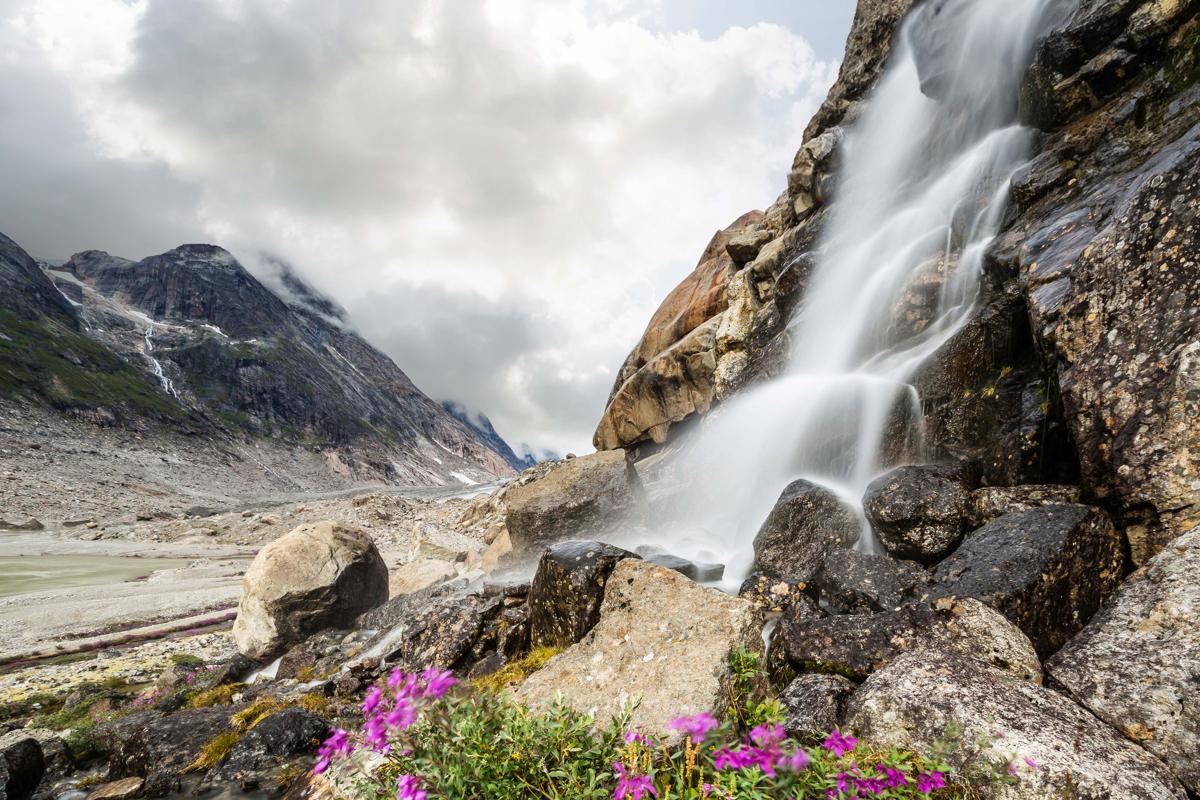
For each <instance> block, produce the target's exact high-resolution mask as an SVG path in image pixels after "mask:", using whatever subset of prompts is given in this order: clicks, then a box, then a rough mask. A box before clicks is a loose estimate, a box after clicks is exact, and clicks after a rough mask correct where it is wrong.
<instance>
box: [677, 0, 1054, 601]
mask: <svg viewBox="0 0 1200 800" xmlns="http://www.w3.org/2000/svg"><path fill="white" fill-rule="evenodd" d="M1067 5H1071V3H1069V2H1066V1H1065V0H928V1H927V2H926V3H924V4H923V5H921V6H919V7H918V8H917V9H916V10H915V11H914V12H913V13H912V14H910V16H909V19H908V20H907V21H906V22H905V23H904V26H903V29H902V31H901V33H900V35H898V36H897V39H896V45H895V49H894V51H893V54H892V56H891V58H890V60H889V63H888V66H887V68H886V71H885V73H884V75H883V76H882V78H881V79H880V82H879V84H878V85H877V87H876V89H875V91H874V93H873V94H872V96H871V97H870V98H869V100H868V101H867V104H866V108H865V111H864V113H863V114H862V116H861V118H860V119H858V120H857V121H856V122H855V123H854V124H853V125H852V127H851V129H850V131H849V133H848V134H847V137H846V140H845V143H844V146H843V150H842V154H841V157H842V169H841V170H840V173H839V174H838V176H837V188H836V190H835V192H836V195H837V196H836V199H835V200H834V202H833V205H832V210H831V218H830V220H829V221H828V223H827V227H826V229H825V231H824V234H823V239H822V241H821V243H820V248H819V250H818V252H817V253H816V256H817V257H816V266H815V268H814V270H813V272H812V275H811V277H810V281H809V286H808V289H807V291H806V293H805V298H804V302H803V305H802V307H801V308H800V310H799V311H798V312H797V315H796V317H795V318H794V319H793V320H792V322H791V330H790V333H791V361H790V365H789V367H788V369H787V371H786V373H785V374H784V375H783V376H782V377H780V378H778V379H776V380H774V381H772V382H770V383H768V384H765V385H763V386H761V387H758V388H755V389H753V390H750V391H747V392H745V393H743V394H742V395H741V396H739V397H737V398H736V399H734V400H733V401H731V402H728V403H726V404H725V405H724V406H723V407H721V408H720V409H718V410H717V411H715V412H714V413H713V414H712V415H710V418H709V419H708V420H707V421H706V423H705V426H704V428H703V429H702V430H701V431H700V432H699V434H698V435H697V436H695V437H694V438H693V440H692V441H691V442H689V443H688V445H687V446H686V449H685V451H684V452H682V453H680V454H679V456H678V460H677V461H676V462H675V464H674V466H675V471H676V472H677V473H678V474H679V476H680V477H683V478H685V479H687V480H690V481H691V482H692V485H691V488H690V491H689V492H688V494H687V496H686V499H685V501H684V502H681V503H678V504H673V506H674V507H673V508H672V509H670V511H669V517H670V521H669V522H666V523H657V524H656V525H655V534H656V538H657V541H658V542H659V543H661V544H663V545H665V546H666V547H668V548H669V549H671V550H672V551H673V552H676V553H678V554H679V555H682V556H685V557H690V558H695V559H697V560H703V561H720V562H723V563H725V564H726V565H727V566H726V580H725V582H726V584H727V585H728V586H736V585H737V583H738V582H739V581H740V579H741V578H742V577H744V575H745V574H746V572H748V571H749V568H750V566H751V563H752V560H753V551H752V547H751V545H752V542H753V539H754V535H755V533H756V532H757V531H758V528H759V526H760V525H761V524H762V521H763V520H764V519H765V517H766V516H767V514H768V513H769V511H770V509H771V507H772V505H773V504H774V502H775V500H776V499H777V498H778V496H779V493H780V491H781V490H782V489H783V487H784V486H786V485H787V484H788V483H789V482H790V481H792V480H794V479H796V478H800V477H804V478H808V479H809V480H812V481H814V482H816V483H819V484H822V485H824V486H826V487H828V488H830V489H832V490H833V491H835V492H837V493H838V494H839V495H840V496H842V497H843V498H844V499H845V500H846V501H847V502H848V503H849V504H850V505H851V506H852V507H854V508H860V504H861V499H862V495H863V491H864V490H865V488H866V486H867V484H868V483H869V482H870V481H871V480H872V479H874V478H875V477H876V476H878V475H879V474H880V473H881V472H882V471H883V470H884V469H885V467H886V466H887V464H886V463H884V461H883V460H882V459H881V449H882V447H883V445H884V444H885V442H886V441H887V439H888V436H889V430H890V431H891V433H892V435H893V436H894V434H895V431H896V430H897V429H898V428H899V429H901V430H903V429H904V427H906V426H907V427H908V428H909V429H910V430H912V431H914V432H915V431H916V429H917V422H918V421H919V418H920V414H921V407H920V398H919V397H918V394H917V390H916V389H915V388H914V387H913V386H912V385H911V381H912V380H913V376H914V374H915V372H916V371H917V369H918V368H919V367H920V366H921V365H922V364H923V363H924V362H925V361H926V360H927V359H928V358H929V357H930V356H931V355H932V354H933V353H934V352H935V351H936V350H937V349H938V348H939V347H941V346H942V345H943V344H945V342H946V341H947V340H948V339H949V338H950V337H951V336H953V335H954V334H955V333H956V332H957V331H958V330H959V329H960V328H961V327H962V326H963V324H964V323H965V322H966V321H967V320H968V319H969V318H970V316H971V314H972V312H973V311H974V309H975V303H976V298H977V295H978V292H979V283H980V277H981V273H982V261H983V256H984V253H985V251H986V249H987V247H988V245H989V243H990V242H991V241H992V239H993V237H994V236H995V234H996V233H997V231H998V229H999V226H1000V223H1001V217H1002V214H1003V212H1004V206H1005V199H1006V197H1007V192H1008V184H1009V180H1010V178H1011V176H1012V174H1013V172H1014V171H1015V170H1016V168H1017V167H1018V166H1020V164H1021V163H1022V162H1023V161H1024V160H1025V158H1026V157H1027V154H1028V150H1029V145H1030V136H1029V133H1028V131H1026V130H1025V129H1023V128H1021V127H1020V126H1019V125H1017V123H1016V116H1017V115H1016V109H1017V90H1018V84H1019V81H1020V78H1021V74H1022V72H1023V70H1024V68H1025V65H1026V64H1027V63H1028V61H1029V58H1030V55H1031V51H1032V46H1033V43H1034V41H1035V38H1036V35H1037V31H1038V30H1039V28H1041V26H1042V25H1043V24H1044V23H1045V21H1046V17H1047V15H1048V14H1049V13H1051V11H1052V10H1053V12H1054V13H1063V11H1064V8H1063V7H1064V6H1067ZM929 281H933V282H935V284H940V288H939V289H938V290H937V291H938V297H937V302H936V309H935V311H934V312H933V313H932V316H931V317H929V318H928V319H927V320H925V321H924V324H916V325H914V324H911V323H909V322H906V321H905V320H904V318H903V316H902V314H901V312H900V308H901V305H902V301H903V298H904V296H905V294H906V292H909V291H910V290H912V289H913V288H914V287H916V286H918V285H920V284H921V282H926V283H928V282H929ZM859 548H860V549H863V550H868V551H872V550H875V549H876V548H877V545H876V542H875V539H874V537H873V535H872V534H871V532H870V528H869V526H867V525H866V523H865V521H864V524H863V534H862V536H861V538H860V540H859Z"/></svg>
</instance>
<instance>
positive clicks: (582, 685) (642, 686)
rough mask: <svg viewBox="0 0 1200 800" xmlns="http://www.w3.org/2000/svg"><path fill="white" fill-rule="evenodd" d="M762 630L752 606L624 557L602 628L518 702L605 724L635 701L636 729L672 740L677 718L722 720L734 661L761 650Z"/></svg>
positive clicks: (558, 659)
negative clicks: (738, 654) (557, 702)
mask: <svg viewBox="0 0 1200 800" xmlns="http://www.w3.org/2000/svg"><path fill="white" fill-rule="evenodd" d="M761 629H762V618H761V617H760V616H759V614H758V612H757V610H756V609H755V608H754V606H753V604H751V603H749V602H747V601H745V600H741V599H739V598H736V597H730V596H729V595H726V594H724V593H722V592H719V591H717V590H716V589H710V588H708V587H704V586H701V585H699V584H697V583H694V582H693V581H690V580H688V579H687V578H685V577H683V576H682V575H680V574H679V573H678V572H674V571H672V570H669V569H665V568H664V567H659V566H655V565H654V564H648V563H646V562H645V561H637V560H633V559H625V560H622V561H621V562H619V563H618V564H617V566H616V568H615V569H614V570H613V572H612V575H611V576H610V577H609V580H608V588H607V590H606V592H605V595H604V603H603V604H602V605H601V608H600V621H599V622H598V623H597V624H596V627H594V628H593V629H592V631H591V633H589V634H588V635H587V636H586V637H585V638H584V639H583V641H581V642H579V643H578V644H575V645H572V646H571V647H569V648H568V649H566V650H564V651H563V652H562V653H559V654H558V655H557V656H555V657H554V658H552V659H551V660H550V661H549V663H547V664H546V666H545V667H544V668H542V669H541V670H539V671H538V672H535V673H534V674H533V675H531V676H529V678H528V679H526V681H525V682H524V683H523V684H522V685H521V686H520V687H519V688H518V689H517V691H516V697H517V699H519V700H520V701H521V702H523V703H525V704H526V705H528V706H530V707H531V708H534V709H543V710H544V709H546V708H548V707H549V706H550V705H551V704H552V703H553V701H554V699H555V697H557V696H561V697H562V699H563V702H565V703H566V704H567V705H568V706H569V707H570V708H573V709H575V710H576V711H580V712H584V713H588V714H594V715H595V716H596V718H597V720H599V721H601V722H603V721H605V720H607V719H610V718H612V717H614V716H616V715H618V714H620V713H621V710H622V707H623V706H624V705H625V704H626V703H627V702H630V701H632V700H635V699H638V700H639V701H640V703H639V705H638V706H637V708H636V709H635V710H634V712H633V718H632V724H633V725H634V726H635V727H642V728H645V729H647V730H651V731H655V732H659V733H663V734H667V733H669V731H668V722H669V721H670V720H671V719H673V718H675V717H678V716H680V715H681V714H696V713H699V712H701V711H709V712H715V713H723V712H724V710H725V708H724V706H725V703H726V702H727V700H726V699H725V698H726V694H725V692H726V691H728V689H729V680H730V677H731V676H730V671H729V656H730V654H731V652H732V651H733V650H735V649H737V648H746V649H748V650H751V651H758V652H761V649H762V638H761Z"/></svg>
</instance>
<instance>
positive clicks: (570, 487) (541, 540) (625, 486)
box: [504, 450, 641, 553]
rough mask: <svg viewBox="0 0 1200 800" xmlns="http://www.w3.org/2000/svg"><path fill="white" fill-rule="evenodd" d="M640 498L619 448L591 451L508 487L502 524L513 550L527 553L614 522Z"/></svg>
mask: <svg viewBox="0 0 1200 800" xmlns="http://www.w3.org/2000/svg"><path fill="white" fill-rule="evenodd" d="M640 494H641V487H640V484H639V483H638V478H637V473H636V472H634V471H633V468H632V467H631V466H629V464H628V463H627V461H626V458H625V451H624V450H610V451H606V452H601V453H593V454H592V455H587V456H581V457H579V458H570V459H567V460H565V461H562V462H559V463H557V464H555V465H554V466H553V468H551V469H549V470H548V471H546V472H545V473H544V474H543V475H541V476H540V477H538V478H537V479H536V480H533V481H530V482H529V483H526V484H524V485H517V486H513V487H511V488H510V489H509V490H508V492H507V493H506V495H505V501H506V503H507V508H508V510H507V513H506V515H505V520H504V522H505V525H506V526H507V528H508V532H509V536H510V537H511V539H512V545H513V548H514V549H515V550H516V551H517V552H518V553H521V552H528V551H529V550H530V549H531V548H534V547H541V546H543V545H545V544H549V543H551V542H556V541H562V540H564V539H579V538H580V537H584V536H587V535H588V534H589V533H592V532H598V531H600V530H602V529H603V528H604V527H605V526H607V525H611V524H614V523H615V522H616V521H617V520H618V519H619V515H620V514H621V513H623V512H625V511H628V510H630V509H632V508H633V507H634V505H635V504H636V503H637V501H638V498H639V497H640Z"/></svg>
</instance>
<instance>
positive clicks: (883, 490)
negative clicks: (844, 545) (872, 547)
mask: <svg viewBox="0 0 1200 800" xmlns="http://www.w3.org/2000/svg"><path fill="white" fill-rule="evenodd" d="M967 500H968V489H967V487H966V486H965V485H964V484H963V483H962V482H961V481H959V480H956V479H955V478H953V477H949V476H947V475H946V474H945V473H944V472H943V471H940V470H937V469H935V468H930V467H917V466H909V467H897V468H896V469H894V470H892V471H891V472H889V473H887V474H886V475H883V476H881V477H879V478H877V479H876V480H875V481H873V482H872V483H871V485H870V486H868V487H867V492H866V495H865V496H864V497H863V507H864V508H865V510H866V512H867V518H868V519H869V520H870V521H871V526H872V527H873V528H874V529H875V533H876V535H877V536H878V537H879V541H880V542H881V543H882V544H883V546H884V548H885V549H886V550H887V551H888V553H890V554H891V555H893V556H895V557H896V558H910V559H914V560H916V561H920V562H922V563H925V564H931V563H935V562H937V561H939V560H940V559H941V558H942V557H943V556H944V555H946V554H947V553H948V552H950V550H951V549H953V548H954V546H955V545H957V544H958V542H959V540H960V539H961V538H962V534H963V530H964V529H965V527H966V512H967Z"/></svg>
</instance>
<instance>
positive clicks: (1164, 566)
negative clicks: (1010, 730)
mask: <svg viewBox="0 0 1200 800" xmlns="http://www.w3.org/2000/svg"><path fill="white" fill-rule="evenodd" d="M1198 576H1200V531H1193V532H1191V533H1187V534H1184V535H1183V536H1180V537H1179V538H1178V539H1176V540H1175V541H1173V542H1172V543H1171V544H1169V545H1167V547H1166V549H1164V550H1163V551H1162V552H1161V553H1159V554H1158V555H1157V556H1155V557H1154V558H1152V559H1150V561H1148V562H1147V563H1146V566H1145V567H1143V568H1142V569H1140V570H1139V571H1137V572H1135V573H1134V574H1133V575H1132V576H1131V577H1130V578H1129V579H1128V580H1127V581H1126V582H1125V584H1124V585H1123V586H1122V587H1121V589H1120V590H1119V591H1118V592H1117V594H1116V596H1115V597H1114V598H1113V599H1112V600H1111V601H1110V602H1109V603H1108V604H1107V605H1106V606H1105V607H1104V609H1103V610H1102V611H1101V612H1100V613H1099V614H1097V615H1096V617H1095V618H1094V619H1093V620H1092V621H1091V623H1090V624H1089V625H1088V626H1087V627H1086V628H1084V630H1083V632H1082V633H1080V634H1079V635H1078V636H1076V637H1075V638H1074V639H1072V640H1071V641H1070V642H1068V643H1067V645H1066V646H1065V647H1063V649H1062V650H1060V651H1059V652H1058V653H1057V655H1055V656H1054V658H1052V659H1050V661H1049V662H1047V664H1046V670H1047V672H1048V673H1049V675H1050V676H1051V677H1052V678H1053V679H1054V680H1055V681H1056V682H1057V683H1058V684H1059V685H1061V686H1063V687H1065V688H1066V690H1067V691H1068V692H1070V693H1071V696H1072V697H1074V698H1075V700H1076V701H1078V702H1079V703H1080V704H1082V705H1083V706H1085V707H1087V708H1088V709H1090V710H1091V711H1092V712H1093V713H1094V714H1095V715H1096V716H1098V717H1100V719H1102V720H1104V721H1105V722H1107V723H1108V724H1110V725H1112V726H1113V727H1114V728H1116V729H1117V730H1119V731H1121V732H1123V733H1124V734H1125V735H1126V736H1127V737H1129V738H1130V739H1132V740H1133V741H1135V742H1137V743H1138V744H1140V745H1141V746H1142V747H1144V748H1146V749H1147V750H1149V751H1150V752H1151V753H1153V754H1154V755H1156V756H1158V757H1159V758H1160V759H1162V761H1163V762H1165V763H1166V765H1167V766H1168V767H1169V768H1170V769H1171V770H1172V772H1174V773H1175V776H1176V777H1177V778H1179V780H1180V781H1182V782H1183V784H1184V785H1185V786H1187V787H1188V789H1190V790H1191V791H1192V792H1194V793H1198V794H1200V758H1198V757H1197V755H1198V754H1200V579H1198Z"/></svg>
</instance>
